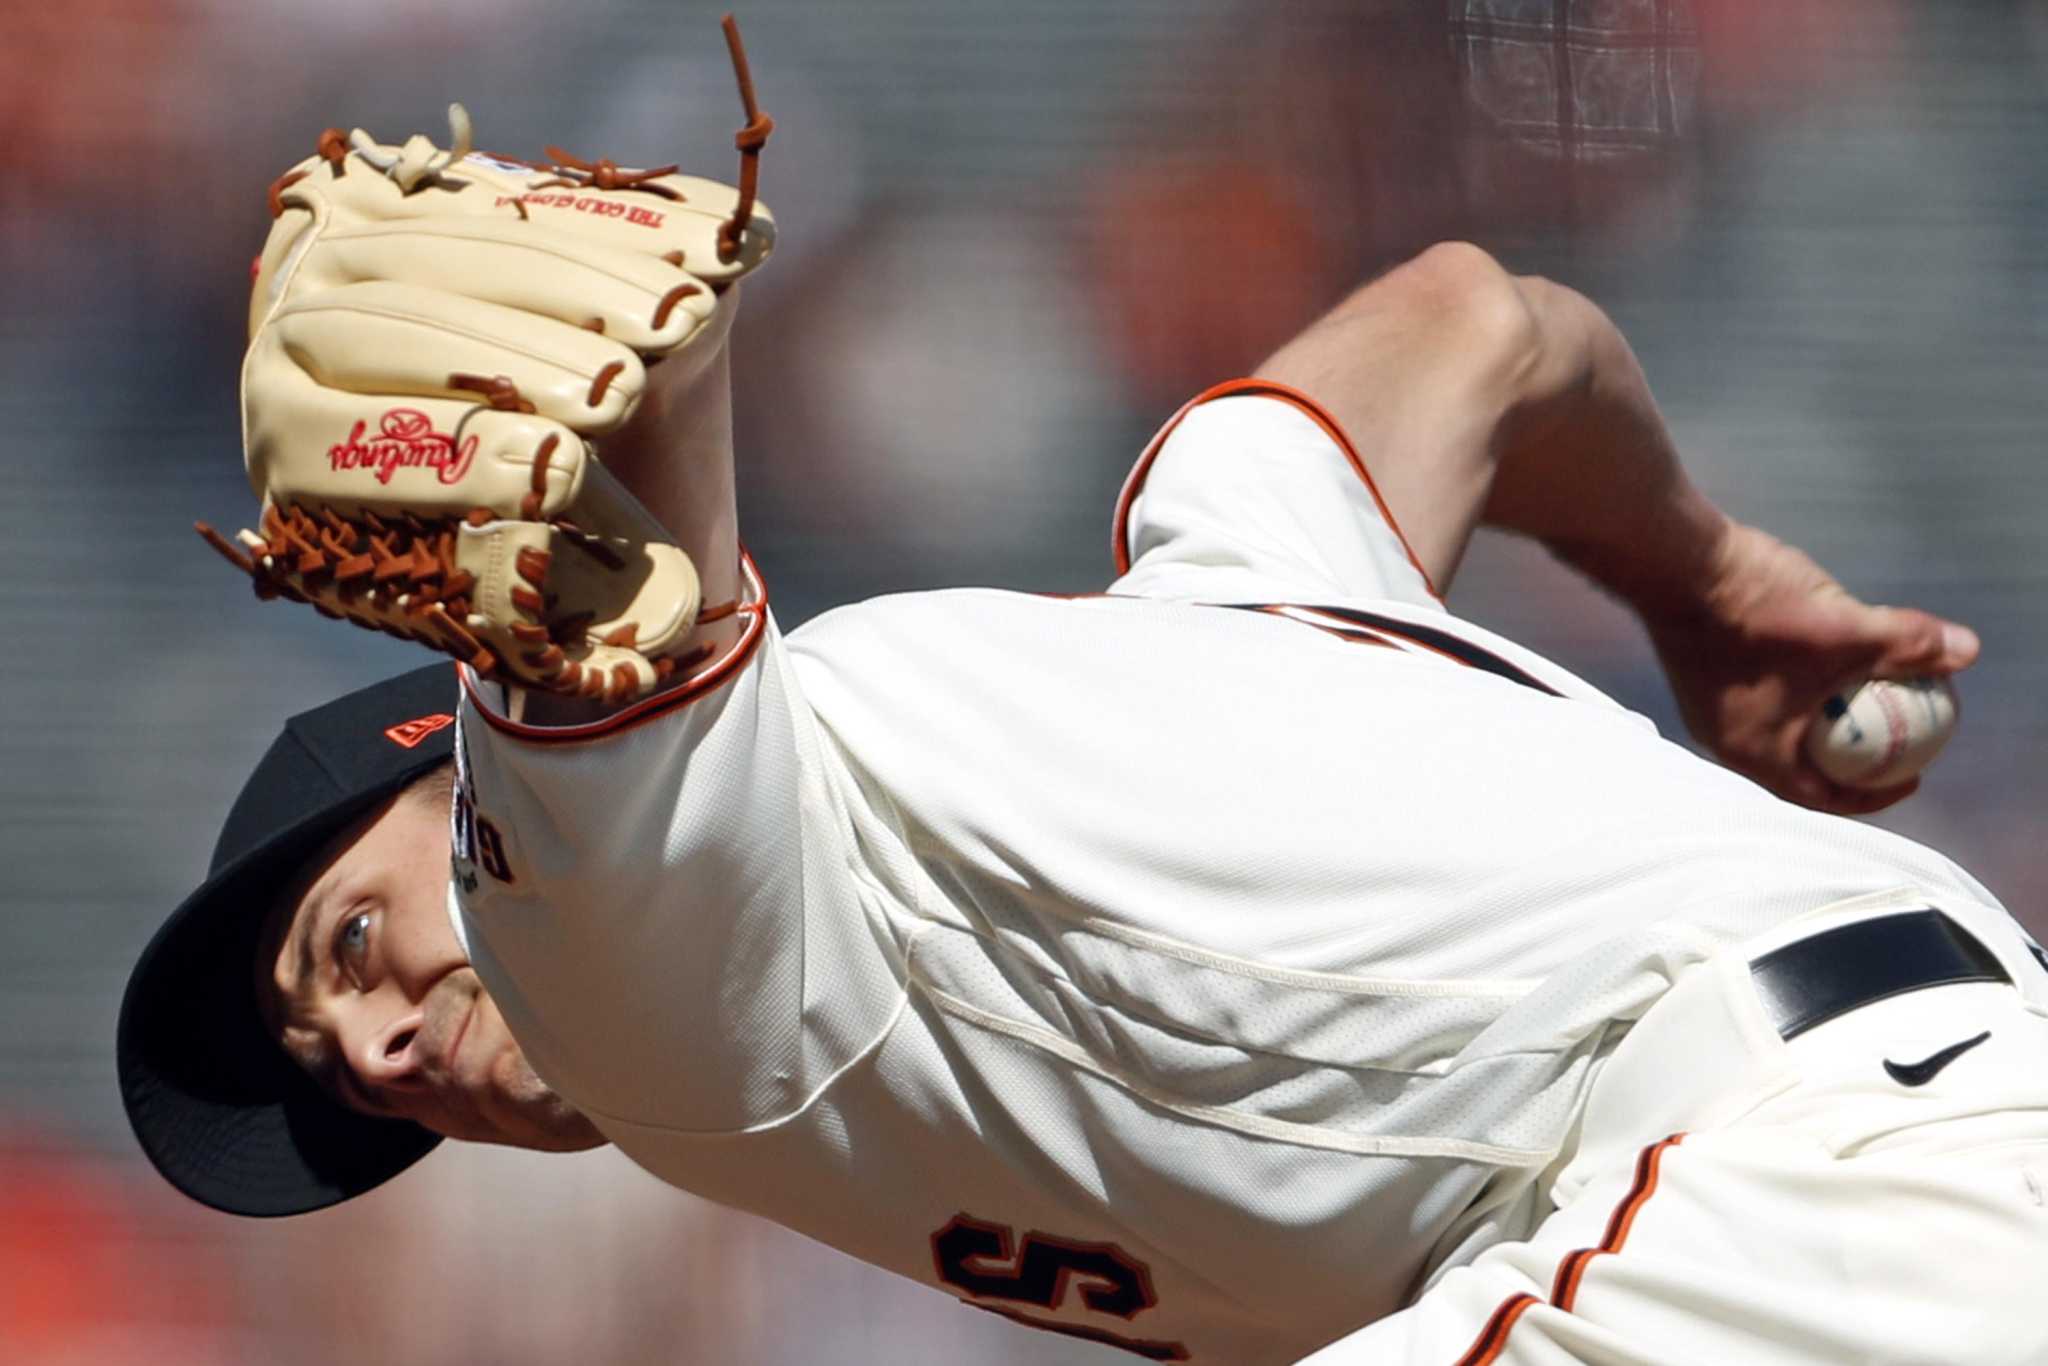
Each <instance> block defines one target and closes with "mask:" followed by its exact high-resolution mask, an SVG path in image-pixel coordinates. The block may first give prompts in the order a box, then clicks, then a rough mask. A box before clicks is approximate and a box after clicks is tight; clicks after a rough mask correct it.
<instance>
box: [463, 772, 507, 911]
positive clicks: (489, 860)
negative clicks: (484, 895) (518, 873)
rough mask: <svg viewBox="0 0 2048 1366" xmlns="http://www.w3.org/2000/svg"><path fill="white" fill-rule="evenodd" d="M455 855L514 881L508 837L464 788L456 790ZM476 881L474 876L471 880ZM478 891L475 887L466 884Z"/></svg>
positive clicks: (501, 877) (495, 874)
mask: <svg viewBox="0 0 2048 1366" xmlns="http://www.w3.org/2000/svg"><path fill="white" fill-rule="evenodd" d="M455 857H456V858H457V859H458V860H460V859H468V860H471V861H473V862H475V863H476V864H477V865H478V866H480V867H481V868H482V869H483V870H484V871H485V872H487V873H489V874H490V875H491V876H492V877H494V878H496V879H497V880H498V881H500V882H508V883H509V882H511V881H512V880H513V878H512V865H511V864H510V863H508V862H506V861H505V839H504V836H502V835H500V834H499V833H498V827H497V826H495V825H492V824H491V818H490V817H489V816H484V815H480V814H478V812H477V809H476V803H475V802H472V801H471V800H470V799H469V794H468V793H467V792H465V791H463V790H462V789H461V788H460V787H458V788H456V789H455ZM471 881H474V879H471ZM464 890H466V891H475V890H476V889H475V887H473V886H472V887H466V888H465V889H464Z"/></svg>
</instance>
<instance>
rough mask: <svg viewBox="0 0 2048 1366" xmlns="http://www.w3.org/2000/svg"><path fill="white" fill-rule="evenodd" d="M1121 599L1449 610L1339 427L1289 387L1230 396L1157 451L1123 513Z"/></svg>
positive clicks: (1119, 523) (1203, 399)
mask: <svg viewBox="0 0 2048 1366" xmlns="http://www.w3.org/2000/svg"><path fill="white" fill-rule="evenodd" d="M1113 550H1114V554H1115V556H1116V564H1117V569H1118V571H1119V573H1120V574H1121V576H1122V577H1120V578H1119V579H1118V580H1117V581H1116V583H1115V584H1114V585H1112V587H1111V590H1110V591H1111V592H1115V593H1126V594H1131V595H1135V596H1143V597H1156V598H1170V599H1187V600H1202V601H1212V602H1214V601H1267V602H1304V601H1308V602H1314V601H1322V600H1327V599H1331V598H1340V599H1342V598H1351V599H1378V600H1385V601H1395V602H1405V603H1412V604H1414V605H1416V606H1420V607H1427V608H1439V607H1441V605H1442V603H1441V599H1440V598H1439V597H1438V595H1437V593H1436V590H1435V588H1434V586H1433V585H1432V584H1431V583H1430V581H1429V576H1428V574H1427V573H1426V572H1425V571H1424V570H1423V568H1422V566H1421V564H1420V562H1419V561H1418V560H1417V559H1416V557H1415V555H1414V553H1413V551H1411V550H1410V549H1409V546H1408V543H1407V541H1406V540H1405V539H1404V538H1403V536H1402V534H1401V530H1400V528H1399V527H1398V526H1397V525H1396V524H1395V522H1394V518H1393V514H1392V513H1391V512H1390V511H1389V510H1388V508H1387V506H1386V503H1385V500H1384V499H1382V498H1381V496H1380V493H1379V490H1378V489H1377V488H1376V487H1375V486H1374V484H1373V481H1372V476H1371V474H1370V472H1369V470H1368V468H1367V465H1366V462H1365V461H1364V460H1363V459H1361V458H1360V455H1359V453H1358V451H1357V450H1356V449H1354V448H1353V446H1352V445H1351V441H1350V438H1348V437H1347V436H1346V435H1345V434H1344V432H1343V429H1342V428H1340V427H1339V426H1338V425H1337V423H1336V421H1335V419H1333V418H1331V417H1330V416H1329V414H1328V413H1326V412H1324V411H1323V409H1322V408H1321V407H1320V406H1319V405H1317V404H1316V402H1315V401H1314V400H1313V399H1311V398H1309V397H1308V396H1307V395H1305V394H1302V393H1299V392H1297V391H1295V390H1292V389H1289V388H1287V387H1286V386H1284V385H1279V384H1273V383H1269V382H1266V381H1259V380H1239V381H1236V382H1234V383H1231V384H1226V385H1219V386H1218V387H1216V388H1214V389H1211V390H1209V391H1208V392H1207V393H1205V394H1202V395H1201V396H1199V397H1197V398H1196V399H1195V400H1194V401H1192V402H1191V403H1189V404H1188V405H1187V406H1186V407H1184V408H1182V409H1181V411H1180V412H1179V413H1177V414H1175V415H1174V417H1173V419H1172V420H1171V421H1169V422H1168V423H1167V424H1166V426H1165V427H1164V428H1163V429H1162V430H1161V431H1160V433H1159V434H1158V435H1157V436H1156V437H1154V438H1153V440H1152V443H1151V444H1150V446H1148V447H1147V449H1146V451H1145V453H1144V454H1143V455H1142V456H1141V457H1139V460H1138V463H1137V465H1136V467H1135V468H1134V469H1133V470H1132V471H1131V474H1130V478H1129V479H1128V480H1126V482H1125V484H1124V489H1123V493H1122V496H1121V497H1120V498H1119V499H1118V500H1117V512H1116V526H1115V534H1114V546H1113Z"/></svg>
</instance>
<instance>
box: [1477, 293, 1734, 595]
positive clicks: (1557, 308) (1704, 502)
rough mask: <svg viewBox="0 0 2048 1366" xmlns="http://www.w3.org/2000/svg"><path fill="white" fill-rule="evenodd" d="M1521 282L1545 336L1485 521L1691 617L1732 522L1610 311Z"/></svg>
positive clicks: (1513, 419) (1501, 457)
mask: <svg viewBox="0 0 2048 1366" xmlns="http://www.w3.org/2000/svg"><path fill="white" fill-rule="evenodd" d="M1516 284H1517V287H1518V288H1519V289H1520V290H1521V292H1522V295H1523V297H1524V299H1525V300H1526V301H1527V304H1528V307H1529V309H1530V313H1531V316H1532V318H1533V319H1534V321H1535V324H1536V326H1535V336H1536V338H1537V339H1538V341H1537V345H1536V346H1534V347H1533V348H1532V350H1531V352H1530V357H1529V361H1528V372H1527V374H1526V375H1525V376H1524V383H1523V386H1522V391H1523V397H1522V399H1521V401H1520V402H1518V403H1517V404H1516V405H1515V408H1514V410H1513V411H1512V413H1511V414H1510V415H1509V417H1508V419H1507V420H1506V421H1504V422H1503V423H1502V425H1501V427H1500V429H1499V432H1498V434H1497V438H1496V439H1497V441H1498V443H1499V449H1498V452H1497V459H1498V463H1497V468H1496V472H1495V477H1494V483H1493V489H1492V492H1491V494H1490V495H1489V497H1488V500H1487V503H1486V507H1485V512H1484V520H1485V521H1486V523H1487V524H1488V525H1491V526H1496V527H1499V528H1501V529H1503V530H1507V531H1513V532H1518V533H1520V534H1523V535H1527V536H1530V537H1533V538H1535V539H1536V540H1538V541H1541V542H1542V543H1543V544H1544V545H1545V546H1546V547H1548V548H1549V549H1550V550H1551V552H1552V553H1554V554H1555V555H1557V556H1558V557H1559V558H1560V559H1562V560H1564V561H1565V562H1566V563H1568V564H1570V565H1572V566H1573V567H1574V568H1576V569H1578V570H1580V571H1581V572H1582V573H1584V574H1586V575H1587V576H1588V577H1590V578H1591V579H1593V580H1594V581H1595V582H1597V583H1599V584H1601V585H1602V586H1604V587H1605V588H1607V589H1608V590H1609V591H1611V592H1613V593H1615V594H1616V595H1618V596H1620V597H1621V598H1623V599H1624V600H1626V601H1627V602H1629V603H1630V604H1632V605H1633V606H1635V607H1636V608H1637V609H1638V610H1648V611H1673V610H1677V611H1683V610H1686V609H1687V608H1689V607H1690V606H1692V605H1693V604H1694V602H1695V601H1696V599H1697V595H1698V593H1699V592H1700V590H1701V588H1702V587H1703V586H1704V585H1706V584H1707V583H1709V582H1710V581H1711V578H1712V575H1711V572H1710V571H1711V567H1712V566H1713V564H1714V562H1715V557H1716V555H1717V553H1718V551H1719V549H1720V546H1721V544H1722V541H1723V539H1724V537H1725V536H1726V534H1727V530H1728V526H1729V521H1728V518H1727V516H1726V515H1725V514H1724V513H1723V512H1722V511H1721V510H1720V509H1719V508H1717V507H1716V506H1715V505H1714V504H1713V503H1712V502H1711V501H1710V500H1709V499H1708V498H1707V497H1706V496H1705V495H1704V494H1703V493H1701V492H1700V491H1699V489H1698V488H1696V487H1695V486H1694V485H1693V483H1692V481H1691V480H1690V479H1689V478H1687V476H1686V473H1685V470H1684V468H1683V467H1682V466H1681V464H1680V462H1679V458H1678V452H1677V448H1676V446H1675V445H1674V444H1673V442H1672V439H1671V434H1670V432H1669V431H1668V430H1667V429H1666V427H1665V425H1664V418H1663V415H1662V414H1661V413H1659V412H1658V410H1657V405H1656V401H1655V400H1654V399H1653V398H1652V397H1651V394H1650V386H1649V383H1648V381H1647V380H1646V379H1645V378H1644V376H1643V371H1642V367H1641V366H1640V365H1639V364H1638V363H1637V362H1636V358H1635V354H1634V353H1633V352H1632V351H1631V350H1630V349H1629V345H1628V343H1627V341H1625V340H1624V339H1623V338H1622V335H1621V333H1620V331H1619V330H1617V329H1616V327H1615V326H1614V324H1613V322H1612V321H1610V320H1609V319H1608V317H1607V316H1606V314H1604V313H1602V312H1601V311H1600V310H1599V309H1598V308H1597V307H1595V306H1594V305H1593V304H1592V303H1591V302H1590V301H1588V300H1587V299H1586V298H1585V297H1584V296H1582V295H1580V294H1578V293H1576V292H1575V291H1573V290H1570V289H1567V288H1564V287H1563V286H1560V285H1556V284H1552V283H1551V282H1549V281H1547V280H1542V279H1537V278H1534V277H1520V278H1518V279H1517V281H1516Z"/></svg>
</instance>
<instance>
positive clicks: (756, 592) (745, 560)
mask: <svg viewBox="0 0 2048 1366" xmlns="http://www.w3.org/2000/svg"><path fill="white" fill-rule="evenodd" d="M740 574H741V577H742V579H743V580H744V583H743V586H742V589H741V592H742V595H743V601H742V604H741V606H740V608H739V614H740V615H741V616H743V617H745V618H746V619H747V620H746V626H745V628H744V629H743V630H742V631H741V632H740V638H739V639H738V640H737V641H735V642H733V645H732V648H731V649H729V650H727V651H726V652H725V655H724V657H723V658H721V659H719V660H717V661H716V662H714V663H712V664H711V665H709V666H708V667H706V668H705V669H704V671H703V672H701V673H699V674H696V675H694V676H693V677H692V678H691V679H690V681H689V682H687V683H685V684H683V685H682V686H681V687H678V688H674V689H671V690H669V691H667V692H659V693H656V694H654V695H653V696H652V697H648V698H643V699H642V700H640V701H638V702H635V703H634V704H632V705H631V706H629V707H621V708H620V709H619V710H618V711H615V712H613V713H611V714H610V715H609V716H605V717H601V718H599V719H598V720H596V721H586V722H584V723H583V724H581V725H575V726H529V725H527V724H525V723H524V722H521V721H514V720H512V719H511V718H510V717H507V716H500V715H499V714H498V713H497V712H496V711H494V710H493V709H492V708H491V707H489V706H487V705H486V704H485V702H484V699H483V696H482V694H480V693H479V692H478V691H477V682H476V679H475V677H474V675H473V674H472V673H471V672H470V670H468V669H458V670H457V671H456V672H457V673H458V674H460V675H461V678H462V686H463V689H464V690H465V691H466V692H468V693H469V697H470V701H472V702H474V703H475V704H476V710H477V714H478V715H480V716H482V717H483V719H484V721H485V722H486V723H488V724H489V725H490V727H491V728H492V729H493V730H499V731H503V732H504V733H505V734H507V735H512V736H517V737H518V738H519V739H521V740H527V741H531V742H533V743H536V744H574V743H578V742H580V741H585V740H596V739H599V738H602V737H604V736H607V735H613V734H616V733H617V732H619V731H621V730H625V729H628V728H629V727H632V726H637V725H639V724H640V723H642V722H643V721H649V720H652V719H653V718H655V717H657V716H661V715H663V714H665V713H667V712H669V711H671V710H673V709H674V708H676V707H680V706H684V705H686V704H687V703H690V702H694V701H696V700H697V699H698V698H700V697H702V696H704V695H705V694H707V693H709V692H711V691H712V690H714V689H716V688H717V687H719V686H720V685H721V684H723V683H724V682H725V681H726V680H727V679H729V678H731V677H732V676H733V675H734V674H736V673H738V672H739V670H740V669H741V668H743V667H744V666H745V665H746V663H747V661H748V660H750V659H752V658H753V657H754V652H755V651H756V650H758V649H759V648H760V646H761V640H762V637H764V636H765V635H767V633H768V587H767V584H766V583H765V582H764V581H763V580H762V578H761V570H760V568H759V566H757V565H756V564H755V563H754V557H753V556H752V555H749V554H748V553H747V550H746V547H745V546H742V547H740Z"/></svg>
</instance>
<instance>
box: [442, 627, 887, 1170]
mask: <svg viewBox="0 0 2048 1366" xmlns="http://www.w3.org/2000/svg"><path fill="white" fill-rule="evenodd" d="M465 682H466V685H467V686H466V688H465V693H466V696H465V699H464V704H463V707H462V710H461V714H460V717H459V724H460V726H461V730H460V733H459V737H458V744H457V754H458V791H457V801H456V834H455V849H454V854H455V859H454V875H455V895H456V899H457V903H458V904H457V915H458V918H459V921H460V924H461V927H462V930H463V936H464V938H465V939H466V941H467V944H468V947H469V952H470V959H471V962H472V964H473V965H474V967H475V968H476V971H477V973H478V975H479V977H480V978H481V979H482V980H483V982H484V985H485V986H486V987H487V988H488V990H489V991H490V993H491V996H492V998H493V1000H494V1001H495V1002H496V1003H497V1005H498V1008H499V1009H500V1011H501V1012H502V1014H503V1016H504V1018H505V1021H506V1023H507V1025H508V1026H509V1027H510V1029H511V1031H512V1034H513V1036H514V1037H515V1038H516V1039H518V1041H519V1043H520V1045H521V1047H522V1049H523V1050H524V1051H525V1053H526V1056H527V1059H528V1061H529V1062H530V1063H531V1064H532V1065H533V1067H534V1069H535V1071H536V1072H538V1073H539V1075H540V1076H541V1077H542V1078H543V1079H544V1080H545V1081H547V1082H548V1083H549V1085H551V1086H552V1087H553V1088H554V1089H555V1090H556V1091H557V1092H559V1093H560V1094H561V1095H562V1096H564V1097H565V1098H566V1099H568V1100H569V1101H570V1102H571V1103H572V1104H574V1105H575V1106H576V1107H577V1108H578V1109H580V1110H582V1111H583V1112H584V1113H585V1114H587V1115H588V1116H589V1117H590V1118H591V1119H592V1120H593V1122H595V1123H596V1124H597V1125H598V1127H599V1128H600V1129H604V1128H605V1126H606V1124H607V1122H611V1121H625V1122H629V1123H632V1124H635V1125H639V1126H643V1127H649V1128H659V1129H670V1130H679V1131H689V1132H704V1133H723V1132H732V1131H738V1130H743V1129H748V1128H752V1127H756V1126H760V1125H765V1124H774V1123H776V1122H779V1121H781V1120H783V1119H785V1118H787V1117H788V1116H790V1115H792V1114H794V1113H796V1112H798V1111H800V1110H801V1109H802V1108H803V1107H804V1106H805V1105H806V1104H807V1103H808V1102H809V1100H810V1099H811V1098H812V1097H813V1096H814V1095H815V1094H816V1093H817V1091H818V1090H819V1089H820V1088H821V1087H822V1086H823V1085H824V1083H825V1081H826V1079H827V1078H829V1076H830V1075H831V1074H832V1073H833V1071H834V1070H835V1069H836V1068H839V1067H841V1066H843V1065H844V1064H845V1063H846V1062H847V1060H848V1059H850V1058H853V1057H856V1056H858V1055H859V1054H860V1053H861V1051H862V1050H863V1049H865V1048H867V1047H869V1046H871V1045H872V1043H873V1042H874V1040H875V1039H877V1038H879V1037H880V1034H881V1033H882V1031H883V1030H884V1029H885V1028H886V1021H887V1019H888V1018H889V1014H890V1012H891V1011H892V1010H893V1009H894V1007H895V1005H896V1004H897V1001H898V1000H899V998H900V996H901V991H900V986H899V983H898V981H897V979H896V977H895V975H894V973H893V971H892V968H891V966H890V963H889V961H888V959H887V957H886V955H885V954H884V952H883V951H882V949H881V947H880V945H879V943H878V941H877V939H876V936H875V935H874V933H873V932H872V931H871V929H870V927H869V924H868V923H867V921H866V918H865V915H864V910H863V906H862V904H861V902H860V899H859V892H858V890H857V889H858V883H857V880H855V879H852V878H849V877H847V876H846V875H845V866H846V864H847V862H848V860H849V859H850V858H852V857H853V856H854V853H853V850H852V849H851V848H850V847H849V838H848V836H847V834H846V820H845V816H844V813H843V811H841V810H840V809H839V805H838V800H837V798H836V796H835V793H834V790H833V786H832V783H831V782H830V781H829V778H828V776H827V773H826V766H827V765H828V764H829V763H830V759H829V757H828V754H827V752H826V749H825V746H824V742H823V740H822V738H821V735H820V732H819V728H818V726H817V725H816V723H815V721H814V719H813V718H812V716H811V714H810V711H809V708H808V707H807V705H806V704H805V702H804V698H803V695H802V691H801V688H800V687H799V685H798V682H797V679H796V677H795V676H794V674H793V672H792V670H791V669H790V667H789V662H788V658H787V655H786V652H785V649H784V646H783V642H782V640H781V637H780V635H779V633H778V632H777V631H776V629H775V626H774V623H773V621H772V619H769V618H767V617H766V615H765V613H764V614H763V616H762V619H761V621H760V622H759V631H758V635H757V636H756V638H755V639H754V642H753V645H752V647H751V648H750V649H749V650H748V651H747V653H746V656H745V658H744V659H741V660H738V661H736V662H735V663H734V665H733V667H731V668H729V669H728V670H727V671H726V673H725V675H724V677H723V678H722V679H721V680H720V681H718V682H717V683H716V685H715V686H713V687H711V688H709V689H708V690H705V691H702V692H699V693H697V694H695V695H692V696H689V697H687V698H686V699H685V700H683V701H682V702H681V703H679V704H677V705H671V706H668V707H666V708H661V709H657V710H653V711H651V712H648V713H645V714H642V715H640V716H637V717H635V718H633V719H632V721H631V722H630V724H624V725H618V726H613V727H610V728H606V729H602V730H600V731H598V732H596V733H591V734H585V733H580V732H577V731H573V730H571V731H549V730H545V729H540V728H535V727H528V726H520V725H518V724H516V723H514V722H512V720H511V719H510V717H509V716H508V715H506V714H505V708H504V705H503V701H504V699H503V698H502V697H501V696H499V692H500V690H498V689H496V688H495V687H493V686H491V685H488V684H479V683H478V682H477V681H476V680H475V679H474V678H466V679H465Z"/></svg>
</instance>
